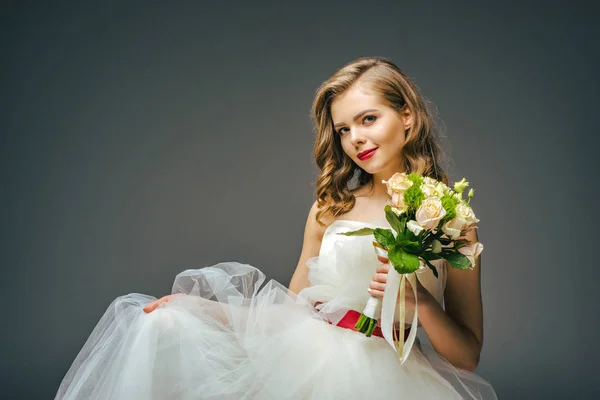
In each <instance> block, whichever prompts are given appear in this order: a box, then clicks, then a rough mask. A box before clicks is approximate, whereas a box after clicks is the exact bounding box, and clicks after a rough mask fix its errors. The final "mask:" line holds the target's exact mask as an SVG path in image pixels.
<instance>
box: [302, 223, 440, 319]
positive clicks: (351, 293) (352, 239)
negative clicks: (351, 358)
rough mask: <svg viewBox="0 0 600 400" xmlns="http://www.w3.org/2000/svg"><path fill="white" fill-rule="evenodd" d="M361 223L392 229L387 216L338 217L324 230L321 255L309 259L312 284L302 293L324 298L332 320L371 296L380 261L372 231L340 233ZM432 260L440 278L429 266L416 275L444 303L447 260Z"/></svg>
mask: <svg viewBox="0 0 600 400" xmlns="http://www.w3.org/2000/svg"><path fill="white" fill-rule="evenodd" d="M362 227H372V228H376V227H381V228H388V229H390V225H389V224H388V222H387V221H386V220H385V219H383V220H378V221H376V222H362V221H353V220H343V219H342V220H335V221H334V222H333V223H331V224H330V225H329V226H328V227H327V228H326V230H325V232H324V234H323V239H322V242H321V248H320V250H319V255H318V256H316V257H312V258H310V259H309V260H308V261H307V266H308V268H309V276H308V279H309V283H310V286H309V287H307V288H305V289H304V290H302V291H301V292H300V295H301V296H302V297H305V298H306V299H308V300H309V301H311V302H312V303H315V302H322V303H323V304H322V305H321V306H320V307H321V308H322V310H323V312H324V313H327V314H328V317H330V319H332V320H335V319H336V317H341V316H342V315H343V313H344V312H345V311H346V310H348V309H352V310H356V311H359V312H362V310H363V308H364V306H365V304H366V302H367V300H368V298H369V293H368V292H367V289H368V287H369V283H370V282H371V280H372V278H373V276H374V275H375V270H376V269H377V267H378V266H379V265H381V262H380V261H379V260H378V259H377V255H376V253H375V249H374V247H373V235H366V236H345V235H340V234H339V233H340V232H348V231H353V230H357V229H360V228H362ZM432 264H433V265H434V266H435V267H436V269H437V271H438V278H436V277H435V276H434V275H433V271H431V269H430V268H428V267H427V268H426V269H425V270H424V271H422V272H419V273H418V274H417V278H418V279H419V282H421V284H422V285H423V286H424V287H425V288H426V289H427V290H428V291H429V292H430V293H431V294H432V295H433V297H434V298H435V299H436V300H437V301H438V303H440V305H442V306H443V298H444V289H445V286H446V261H445V260H436V261H434V262H432ZM413 315H414V311H412V310H408V309H407V312H406V319H405V321H406V322H407V323H410V322H411V321H412V318H413Z"/></svg>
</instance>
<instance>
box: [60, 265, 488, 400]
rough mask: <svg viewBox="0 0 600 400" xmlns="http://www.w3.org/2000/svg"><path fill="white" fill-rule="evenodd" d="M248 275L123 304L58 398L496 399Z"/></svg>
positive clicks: (102, 325)
mask: <svg viewBox="0 0 600 400" xmlns="http://www.w3.org/2000/svg"><path fill="white" fill-rule="evenodd" d="M263 282H264V274H263V273H262V272H261V271H260V270H258V269H256V268H254V267H252V266H250V265H247V264H240V263H237V262H225V263H220V264H217V265H214V266H211V267H206V268H202V269H195V270H187V271H184V272H182V273H181V274H179V275H178V276H177V277H176V279H175V284H174V286H173V293H185V294H187V296H177V297H175V298H174V299H173V300H172V301H170V302H168V303H163V304H161V305H160V306H159V307H158V308H157V309H156V310H155V311H153V312H151V313H145V312H144V311H143V310H142V309H143V307H144V306H145V305H146V304H148V303H149V302H151V301H154V300H155V299H156V298H154V297H151V296H147V295H143V294H137V293H133V294H129V295H125V296H121V297H118V298H117V299H115V300H114V301H113V302H112V303H111V304H110V306H109V307H108V309H107V310H106V312H105V314H104V315H103V316H102V318H101V319H100V321H99V322H98V324H97V325H96V327H95V329H94V330H93V332H92V334H91V335H90V337H89V338H88V340H87V342H86V343H85V345H84V346H83V348H82V349H81V351H80V353H79V354H78V356H77V357H76V359H75V361H74V362H73V364H72V365H71V367H70V369H69V370H68V372H67V374H66V376H65V377H64V379H63V381H62V383H61V385H60V387H59V389H58V392H57V395H56V399H127V400H131V399H152V400H154V399H156V400H158V399H160V400H165V399H224V400H225V399H236V400H238V399H391V398H406V399H496V398H497V397H496V395H495V393H494V390H493V388H492V386H491V385H490V384H489V382H487V381H485V380H484V379H482V378H481V377H479V376H478V375H476V374H474V373H471V372H469V371H465V370H460V369H456V368H454V367H453V366H452V365H451V364H449V363H448V362H447V361H445V360H443V359H442V358H440V357H439V355H438V354H437V353H436V352H435V350H434V349H433V348H432V347H431V346H430V345H422V344H421V343H419V342H418V341H417V342H416V343H415V347H413V349H412V351H411V353H410V355H409V357H408V359H407V360H406V362H405V363H404V364H403V365H400V363H399V361H398V358H397V355H396V354H395V353H394V351H393V349H392V348H391V347H390V346H389V344H387V342H386V341H385V340H384V339H383V338H380V337H375V336H372V337H366V336H364V335H363V334H361V333H358V332H355V331H352V330H350V329H345V328H340V327H337V326H335V325H331V324H329V323H328V321H326V320H324V319H323V316H322V315H320V314H319V312H318V311H317V310H315V308H314V307H313V305H312V304H309V303H308V302H307V301H305V300H303V299H302V297H301V296H297V295H295V294H294V293H292V292H289V291H288V289H287V288H285V287H284V286H282V285H281V284H279V283H277V282H276V281H274V280H271V281H269V282H268V283H267V284H266V285H265V286H264V287H262V289H260V286H261V285H262V283H263Z"/></svg>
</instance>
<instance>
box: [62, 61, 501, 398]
mask: <svg viewBox="0 0 600 400" xmlns="http://www.w3.org/2000/svg"><path fill="white" fill-rule="evenodd" d="M312 117H313V119H314V124H315V127H316V133H317V134H316V142H315V147H314V151H315V158H316V163H317V165H318V167H319V169H320V174H319V176H318V178H317V181H316V187H317V189H316V201H315V202H314V204H313V205H312V207H311V208H310V211H309V212H308V218H307V221H306V227H305V232H304V241H303V247H302V252H301V254H300V259H299V262H298V265H297V266H296V270H295V272H294V274H293V277H292V279H291V282H290V285H289V288H286V287H285V286H283V285H282V284H280V283H278V282H277V281H274V280H270V281H269V282H267V283H266V284H265V285H264V286H263V283H264V281H265V274H264V273H263V272H262V271H261V270H260V269H259V268H256V267H254V266H251V265H248V264H242V263H239V262H222V263H219V264H216V265H211V266H206V267H204V268H200V269H190V270H186V271H183V272H181V273H180V274H179V275H177V276H176V278H175V282H174V285H173V289H172V293H171V294H170V295H168V296H165V297H162V298H160V299H156V298H155V297H152V296H148V295H142V294H137V293H132V294H128V295H124V296H121V297H118V298H117V299H115V300H114V301H113V302H112V304H111V305H110V306H109V307H108V309H107V310H106V312H105V314H104V315H103V316H102V318H101V319H100V321H99V322H98V324H97V325H96V327H95V329H94V330H93V332H92V333H91V335H90V337H89V339H88V340H87V342H86V343H85V345H84V346H83V348H82V350H81V351H80V353H79V354H78V356H77V358H76V359H75V360H74V362H73V364H72V365H71V367H70V369H69V370H68V372H67V374H66V376H65V377H64V379H63V381H62V383H61V385H60V387H59V389H58V393H57V394H56V399H102V400H105V399H123V400H133V399H135V400H137V399H156V400H158V399H160V400H163V399H219V400H221V399H232V400H240V399H261V400H262V399H273V400H280V399H319V400H321V399H322V400H326V399H419V400H426V399H446V400H448V399H496V395H495V392H494V390H493V388H492V386H491V385H490V383H489V382H487V381H486V380H484V379H483V378H481V377H480V376H478V375H476V374H475V373H473V370H474V369H475V368H476V367H477V365H478V363H479V357H480V353H481V347H482V344H483V310H482V301H481V292H480V290H481V286H480V268H481V265H480V257H479V256H477V258H476V260H475V261H476V262H475V264H474V265H473V269H469V270H459V269H455V268H452V267H450V266H449V265H448V264H447V262H446V261H445V260H443V259H440V260H436V261H434V262H433V264H434V265H435V267H436V268H437V271H438V277H435V276H434V275H433V272H432V271H431V270H430V269H427V270H426V271H425V272H423V273H420V274H419V275H418V279H417V280H416V283H417V286H418V288H417V289H416V293H417V296H416V298H415V294H414V292H413V290H412V289H411V286H410V282H409V281H408V280H407V281H406V283H407V286H406V298H405V301H406V311H407V312H406V318H405V321H398V320H396V322H397V327H398V328H397V329H400V326H402V327H403V329H407V328H409V324H410V323H411V322H412V317H413V315H414V312H415V303H416V304H417V310H416V311H418V318H419V319H418V321H419V323H418V328H422V330H423V331H424V332H425V333H426V334H427V336H428V338H429V342H430V343H431V344H429V343H427V344H425V343H421V342H420V341H419V340H417V341H415V342H414V344H413V347H412V348H411V352H410V353H409V355H408V358H407V359H406V360H405V362H404V363H401V362H400V360H399V359H398V355H397V353H396V352H395V351H394V349H393V348H392V347H391V346H390V345H389V344H388V343H387V342H386V340H385V339H384V338H383V337H382V336H381V333H380V332H381V330H379V331H377V330H376V331H375V333H374V334H373V335H372V336H366V335H365V334H363V333H360V332H357V331H356V329H354V326H353V325H352V324H350V325H348V324H341V323H340V322H341V321H343V320H344V318H346V316H347V315H348V313H349V312H354V313H356V312H358V313H360V312H361V311H362V310H363V308H364V306H365V303H366V302H367V299H368V298H369V296H375V297H382V296H383V292H384V288H385V284H386V276H387V272H388V270H389V268H390V264H389V262H388V260H387V259H386V258H382V257H379V256H377V255H376V253H375V251H374V249H373V243H372V241H373V237H372V236H344V235H338V234H337V233H340V232H347V231H351V230H356V229H359V228H361V227H364V226H368V227H386V228H387V227H389V224H388V223H387V221H386V218H385V213H384V207H385V205H386V204H387V201H388V194H387V192H386V189H385V184H384V183H382V181H383V180H387V179H389V178H390V177H391V176H392V175H393V174H394V173H396V172H405V173H410V172H416V173H419V174H422V175H424V176H429V177H431V178H433V179H436V180H438V181H442V182H444V183H446V184H447V183H448V178H447V176H446V173H445V172H444V171H443V170H442V169H441V167H440V166H439V165H438V163H437V162H436V158H437V159H439V156H441V151H442V149H441V148H440V145H439V143H438V142H437V141H436V137H435V136H434V129H433V121H432V119H433V116H432V113H431V111H430V110H429V108H428V107H427V103H426V101H425V100H424V98H423V97H422V95H421V94H420V93H419V90H418V88H417V87H416V86H415V84H414V83H413V82H412V81H411V80H410V79H409V78H408V77H407V76H406V75H405V73H404V72H403V71H401V70H400V69H399V68H398V67H397V66H396V65H394V64H393V63H392V62H390V61H389V60H387V59H385V58H380V57H366V58H360V59H357V60H354V61H352V62H350V63H348V64H347V65H345V66H344V67H343V68H341V69H340V70H339V71H337V72H336V73H335V74H334V75H333V76H332V77H330V78H329V79H328V80H326V81H325V82H323V83H322V84H321V86H320V87H319V88H318V90H317V92H316V95H315V99H314V102H313V105H312ZM372 149H374V150H372ZM371 150H372V151H371ZM275 173H276V172H275ZM265 217H266V218H268V216H265ZM464 238H466V239H468V240H469V241H471V242H476V241H478V239H477V234H476V232H475V230H472V231H469V232H468V233H466V234H465V237H464ZM411 312H412V315H411ZM396 318H398V316H397V317H396Z"/></svg>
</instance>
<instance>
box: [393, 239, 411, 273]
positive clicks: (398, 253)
mask: <svg viewBox="0 0 600 400" xmlns="http://www.w3.org/2000/svg"><path fill="white" fill-rule="evenodd" d="M388 259H389V260H390V263H391V264H392V266H393V267H394V269H395V270H396V271H398V273H399V274H406V273H409V272H410V271H409V270H407V269H406V268H405V266H404V261H403V259H402V248H401V247H399V246H398V245H396V244H393V245H391V246H390V248H389V249H388Z"/></svg>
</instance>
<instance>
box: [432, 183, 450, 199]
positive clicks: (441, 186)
mask: <svg viewBox="0 0 600 400" xmlns="http://www.w3.org/2000/svg"><path fill="white" fill-rule="evenodd" d="M449 189H450V188H449V187H448V186H446V184H445V183H444V182H438V183H437V185H436V186H435V195H436V196H438V197H442V196H443V195H444V193H446V191H448V190H449Z"/></svg>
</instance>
